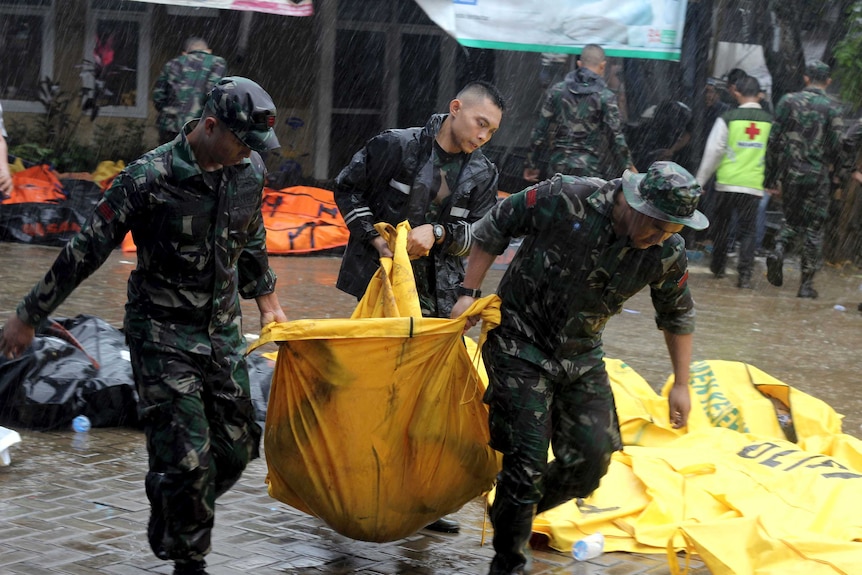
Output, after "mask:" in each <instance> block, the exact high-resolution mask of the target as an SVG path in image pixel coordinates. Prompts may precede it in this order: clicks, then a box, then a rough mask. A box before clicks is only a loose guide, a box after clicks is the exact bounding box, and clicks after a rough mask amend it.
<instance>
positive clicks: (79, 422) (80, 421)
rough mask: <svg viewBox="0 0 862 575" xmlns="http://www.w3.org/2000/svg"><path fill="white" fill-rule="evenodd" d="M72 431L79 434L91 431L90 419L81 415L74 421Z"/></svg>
mask: <svg viewBox="0 0 862 575" xmlns="http://www.w3.org/2000/svg"><path fill="white" fill-rule="evenodd" d="M72 429H74V430H75V431H76V432H78V433H84V432H85V431H90V418H89V417H87V416H86V415H79V416H78V417H76V418H75V419H73V420H72Z"/></svg>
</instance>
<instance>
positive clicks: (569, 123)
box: [524, 44, 637, 182]
mask: <svg viewBox="0 0 862 575" xmlns="http://www.w3.org/2000/svg"><path fill="white" fill-rule="evenodd" d="M606 66H607V60H606V59H605V51H604V50H603V49H602V48H601V47H600V46H597V45H595V44H587V45H586V46H584V49H583V51H582V52H581V57H580V60H578V69H577V70H575V71H574V72H570V73H569V74H568V75H567V76H566V79H565V80H564V81H562V82H560V83H559V84H555V85H553V86H551V88H550V90H548V93H547V94H546V96H545V101H544V103H543V104H542V112H541V114H540V115H539V121H538V122H537V123H536V126H535V128H534V129H533V134H532V136H531V138H530V151H529V152H528V153H527V160H526V162H525V163H524V179H525V180H527V181H528V182H535V181H538V179H539V167H538V163H539V162H538V158H539V155H540V154H541V153H542V151H543V150H544V148H545V147H546V146H547V147H550V148H551V150H550V156H549V158H548V167H549V169H550V173H552V174H553V173H561V174H569V175H573V176H602V177H606V176H609V175H610V174H619V173H620V171H622V170H623V169H625V168H628V169H629V170H631V171H633V172H636V171H637V170H635V169H634V165H633V164H632V157H631V153H630V151H629V147H628V145H627V144H626V139H625V136H623V132H622V124H621V121H620V110H619V108H618V107H617V97H616V95H615V94H614V93H613V92H611V91H610V90H609V89H608V87H607V85H606V84H605V80H604V76H603V75H604V72H605V67H606ZM603 146H609V148H610V149H609V150H607V152H608V153H607V154H605V153H604V152H605V150H603V149H602V147H603ZM605 155H607V156H609V158H610V161H611V166H609V167H608V169H607V170H604V169H603V167H602V166H601V160H600V158H602V157H603V156H605ZM604 171H608V172H609V173H604Z"/></svg>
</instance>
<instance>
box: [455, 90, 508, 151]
mask: <svg viewBox="0 0 862 575" xmlns="http://www.w3.org/2000/svg"><path fill="white" fill-rule="evenodd" d="M449 113H450V115H451V116H452V139H453V140H454V142H453V144H454V145H455V146H456V147H457V148H458V149H459V150H460V151H461V152H464V153H466V154H470V153H472V152H475V151H476V150H478V149H479V148H481V147H482V146H484V145H485V144H487V143H488V141H489V140H490V139H491V136H493V135H494V132H496V131H497V128H499V127H500V121H501V120H502V119H503V112H502V110H500V108H498V107H497V105H496V104H495V103H494V102H492V101H491V100H490V99H489V98H485V97H480V98H476V97H473V98H466V99H464V100H458V99H456V100H452V102H451V104H450V105H449Z"/></svg>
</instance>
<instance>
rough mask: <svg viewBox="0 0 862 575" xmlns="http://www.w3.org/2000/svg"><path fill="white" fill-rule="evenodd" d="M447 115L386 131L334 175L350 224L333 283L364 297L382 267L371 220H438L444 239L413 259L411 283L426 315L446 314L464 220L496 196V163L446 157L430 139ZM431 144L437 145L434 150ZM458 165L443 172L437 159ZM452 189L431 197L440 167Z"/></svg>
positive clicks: (463, 249)
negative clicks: (438, 198)
mask: <svg viewBox="0 0 862 575" xmlns="http://www.w3.org/2000/svg"><path fill="white" fill-rule="evenodd" d="M445 117H446V116H445V115H442V114H435V115H434V116H432V117H431V119H430V120H428V123H427V124H426V125H425V126H424V127H422V128H418V127H417V128H406V129H401V130H387V131H385V132H383V133H381V134H379V135H377V136H375V137H374V138H372V139H371V140H369V141H368V143H367V144H365V146H364V147H363V148H362V149H361V150H359V151H358V152H357V153H356V154H355V155H354V156H353V158H352V159H351V161H350V164H348V165H347V166H346V167H345V168H344V169H343V170H341V173H340V174H338V177H337V178H336V179H335V192H334V197H335V203H336V204H337V205H338V209H339V210H340V211H341V213H342V214H343V215H344V221H345V222H346V223H347V227H348V228H349V229H350V240H349V242H348V244H347V250H346V251H345V252H344V257H343V258H342V259H341V270H340V271H339V274H338V281H337V283H336V287H338V289H340V290H342V291H345V292H347V293H349V294H351V295H353V296H356V297H362V295H363V294H364V293H365V289H366V288H367V287H368V282H369V281H371V277H372V276H373V275H374V272H375V271H377V268H378V267H379V266H380V263H379V262H380V256H379V254H378V253H377V250H376V249H375V248H374V246H373V245H372V244H371V239H372V238H373V237H374V236H376V235H377V231H375V229H374V224H375V223H377V222H388V223H390V224H392V225H396V224H399V223H400V222H402V221H404V220H407V221H409V222H410V225H412V226H413V227H417V226H420V225H422V224H425V223H440V224H442V225H443V227H444V228H445V229H446V235H445V238H444V240H443V242H442V243H441V244H439V245H435V246H434V247H432V248H431V253H430V254H429V256H428V257H424V258H417V259H415V260H413V271H414V275H415V277H416V284H417V285H416V288H417V291H418V292H419V301H420V304H421V306H422V315H424V316H426V317H449V313H450V312H451V311H452V306H453V305H454V304H455V301H456V300H457V299H458V295H457V293H456V290H457V287H458V285H459V284H460V283H461V281H462V280H463V279H464V264H463V262H462V256H466V255H467V254H468V253H469V251H470V246H471V243H472V234H471V231H470V224H471V223H473V222H475V221H476V220H478V219H479V218H481V217H482V216H483V215H485V214H486V213H487V212H488V210H490V209H491V207H492V206H493V205H494V203H495V202H496V201H497V179H498V174H497V168H496V166H494V164H492V163H491V161H490V160H488V158H486V157H485V155H484V154H482V151H481V150H476V151H474V152H473V153H472V154H469V155H466V154H456V155H454V156H456V157H455V158H449V159H448V161H447V160H445V159H444V160H442V161H441V159H440V158H441V156H452V155H447V154H445V152H443V151H442V150H441V149H440V148H439V145H437V144H436V143H435V137H436V136H437V133H438V132H439V131H440V126H441V125H442V124H443V120H444V119H445ZM435 148H436V149H435ZM453 162H454V163H456V164H457V165H456V166H455V167H454V169H447V167H446V166H444V165H442V164H443V163H449V164H451V163H453ZM441 169H442V170H443V171H444V173H446V174H448V175H447V181H448V182H449V184H448V186H449V189H450V190H451V192H452V193H451V194H450V195H449V196H448V197H447V198H446V199H445V200H444V201H443V203H442V204H436V203H434V202H433V201H432V200H433V199H434V196H435V195H436V194H437V190H438V189H439V187H440V178H441V175H440V170H441Z"/></svg>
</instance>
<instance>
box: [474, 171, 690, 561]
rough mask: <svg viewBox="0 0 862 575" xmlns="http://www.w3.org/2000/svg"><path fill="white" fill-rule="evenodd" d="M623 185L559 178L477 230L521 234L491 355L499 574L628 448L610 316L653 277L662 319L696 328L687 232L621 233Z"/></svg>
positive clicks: (674, 329) (483, 236) (486, 236)
mask: <svg viewBox="0 0 862 575" xmlns="http://www.w3.org/2000/svg"><path fill="white" fill-rule="evenodd" d="M688 177H689V178H691V176H690V175H689V176H688ZM691 179H692V180H693V178H691ZM620 188H621V180H620V179H616V180H612V181H609V182H606V181H604V180H599V179H597V178H574V177H570V176H562V175H559V174H558V175H556V176H554V177H553V178H552V179H551V180H548V181H545V182H542V183H540V184H538V185H535V186H533V187H530V188H527V189H526V190H524V191H522V192H520V193H518V194H514V195H512V196H510V197H508V198H506V199H505V200H503V201H502V202H501V203H499V204H498V205H497V206H496V207H495V208H494V209H492V210H491V212H490V213H489V214H488V215H487V216H485V217H484V218H483V219H481V220H480V221H479V222H477V223H476V224H474V226H473V227H474V231H473V234H474V241H475V242H476V244H477V245H478V246H479V247H481V249H483V250H484V251H487V252H489V253H491V254H499V253H502V252H503V250H505V248H506V246H507V245H508V243H509V240H510V238H512V237H517V236H523V237H524V240H523V243H522V244H521V247H520V248H519V249H518V251H517V253H516V255H515V258H514V260H513V261H512V263H511V264H510V265H509V268H508V270H507V271H506V273H505V275H504V276H503V278H502V280H501V281H500V285H499V288H498V295H499V296H500V298H501V299H502V311H503V313H502V321H501V324H500V326H499V327H498V328H497V329H495V330H493V331H491V332H490V334H489V337H488V341H487V343H486V345H485V347H484V351H483V359H484V361H485V364H486V366H487V368H488V374H489V379H490V383H489V386H488V390H487V392H486V394H485V402H486V403H488V405H489V424H490V431H491V445H492V447H494V449H497V450H498V451H501V452H502V453H503V470H502V472H501V473H500V475H499V476H498V478H497V492H496V497H495V500H494V504H493V507H492V509H491V519H492V521H493V524H494V533H495V534H494V549H495V551H496V555H495V558H494V562H493V563H492V566H491V573H510V572H516V570H517V569H519V568H520V566H522V565H523V564H524V562H525V560H526V559H525V556H524V554H523V546H524V545H525V544H526V542H527V540H528V538H529V535H530V529H531V525H532V520H533V516H534V514H535V513H541V512H542V511H545V510H547V509H551V508H552V507H555V506H557V505H559V504H561V503H563V502H565V501H568V500H569V499H572V498H573V497H585V496H587V495H589V494H590V493H591V492H592V491H593V490H594V489H596V487H598V485H599V480H600V479H601V477H602V476H603V475H604V474H605V473H606V472H607V469H608V465H609V463H610V459H611V453H612V452H613V451H616V450H619V449H621V448H622V442H621V438H620V432H619V427H618V421H617V416H616V411H615V406H614V398H613V394H612V393H611V388H610V384H609V381H608V376H607V373H606V371H605V367H604V363H603V361H602V358H603V356H604V351H603V349H602V332H603V330H604V327H605V324H606V322H607V321H608V319H609V318H610V317H611V316H612V315H615V314H618V313H620V311H621V310H622V308H623V304H624V303H625V301H626V300H627V299H629V298H630V297H631V296H633V295H634V294H636V293H637V292H639V291H640V290H641V289H642V288H644V287H645V286H647V285H649V286H650V291H651V295H652V301H653V305H654V307H655V310H656V324H657V325H658V327H659V328H660V329H662V330H667V331H669V332H671V333H675V334H688V333H691V332H693V331H694V308H693V301H692V297H691V294H690V292H689V289H688V286H687V285H686V278H687V275H688V274H687V270H686V259H685V245H684V242H683V240H682V238H681V237H680V236H679V235H673V236H671V237H670V238H669V239H668V240H666V241H665V242H664V243H663V244H662V245H660V246H653V247H650V248H648V249H644V250H641V249H635V248H634V247H632V246H630V245H629V240H628V237H627V236H626V237H617V236H616V234H615V233H614V224H613V221H612V219H611V214H612V210H613V206H614V201H615V197H616V194H619V193H622V192H621V190H620ZM692 209H693V208H692ZM549 444H550V445H552V446H553V449H554V455H555V459H554V461H553V462H551V463H550V464H549V463H548V461H547V459H548V446H549Z"/></svg>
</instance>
